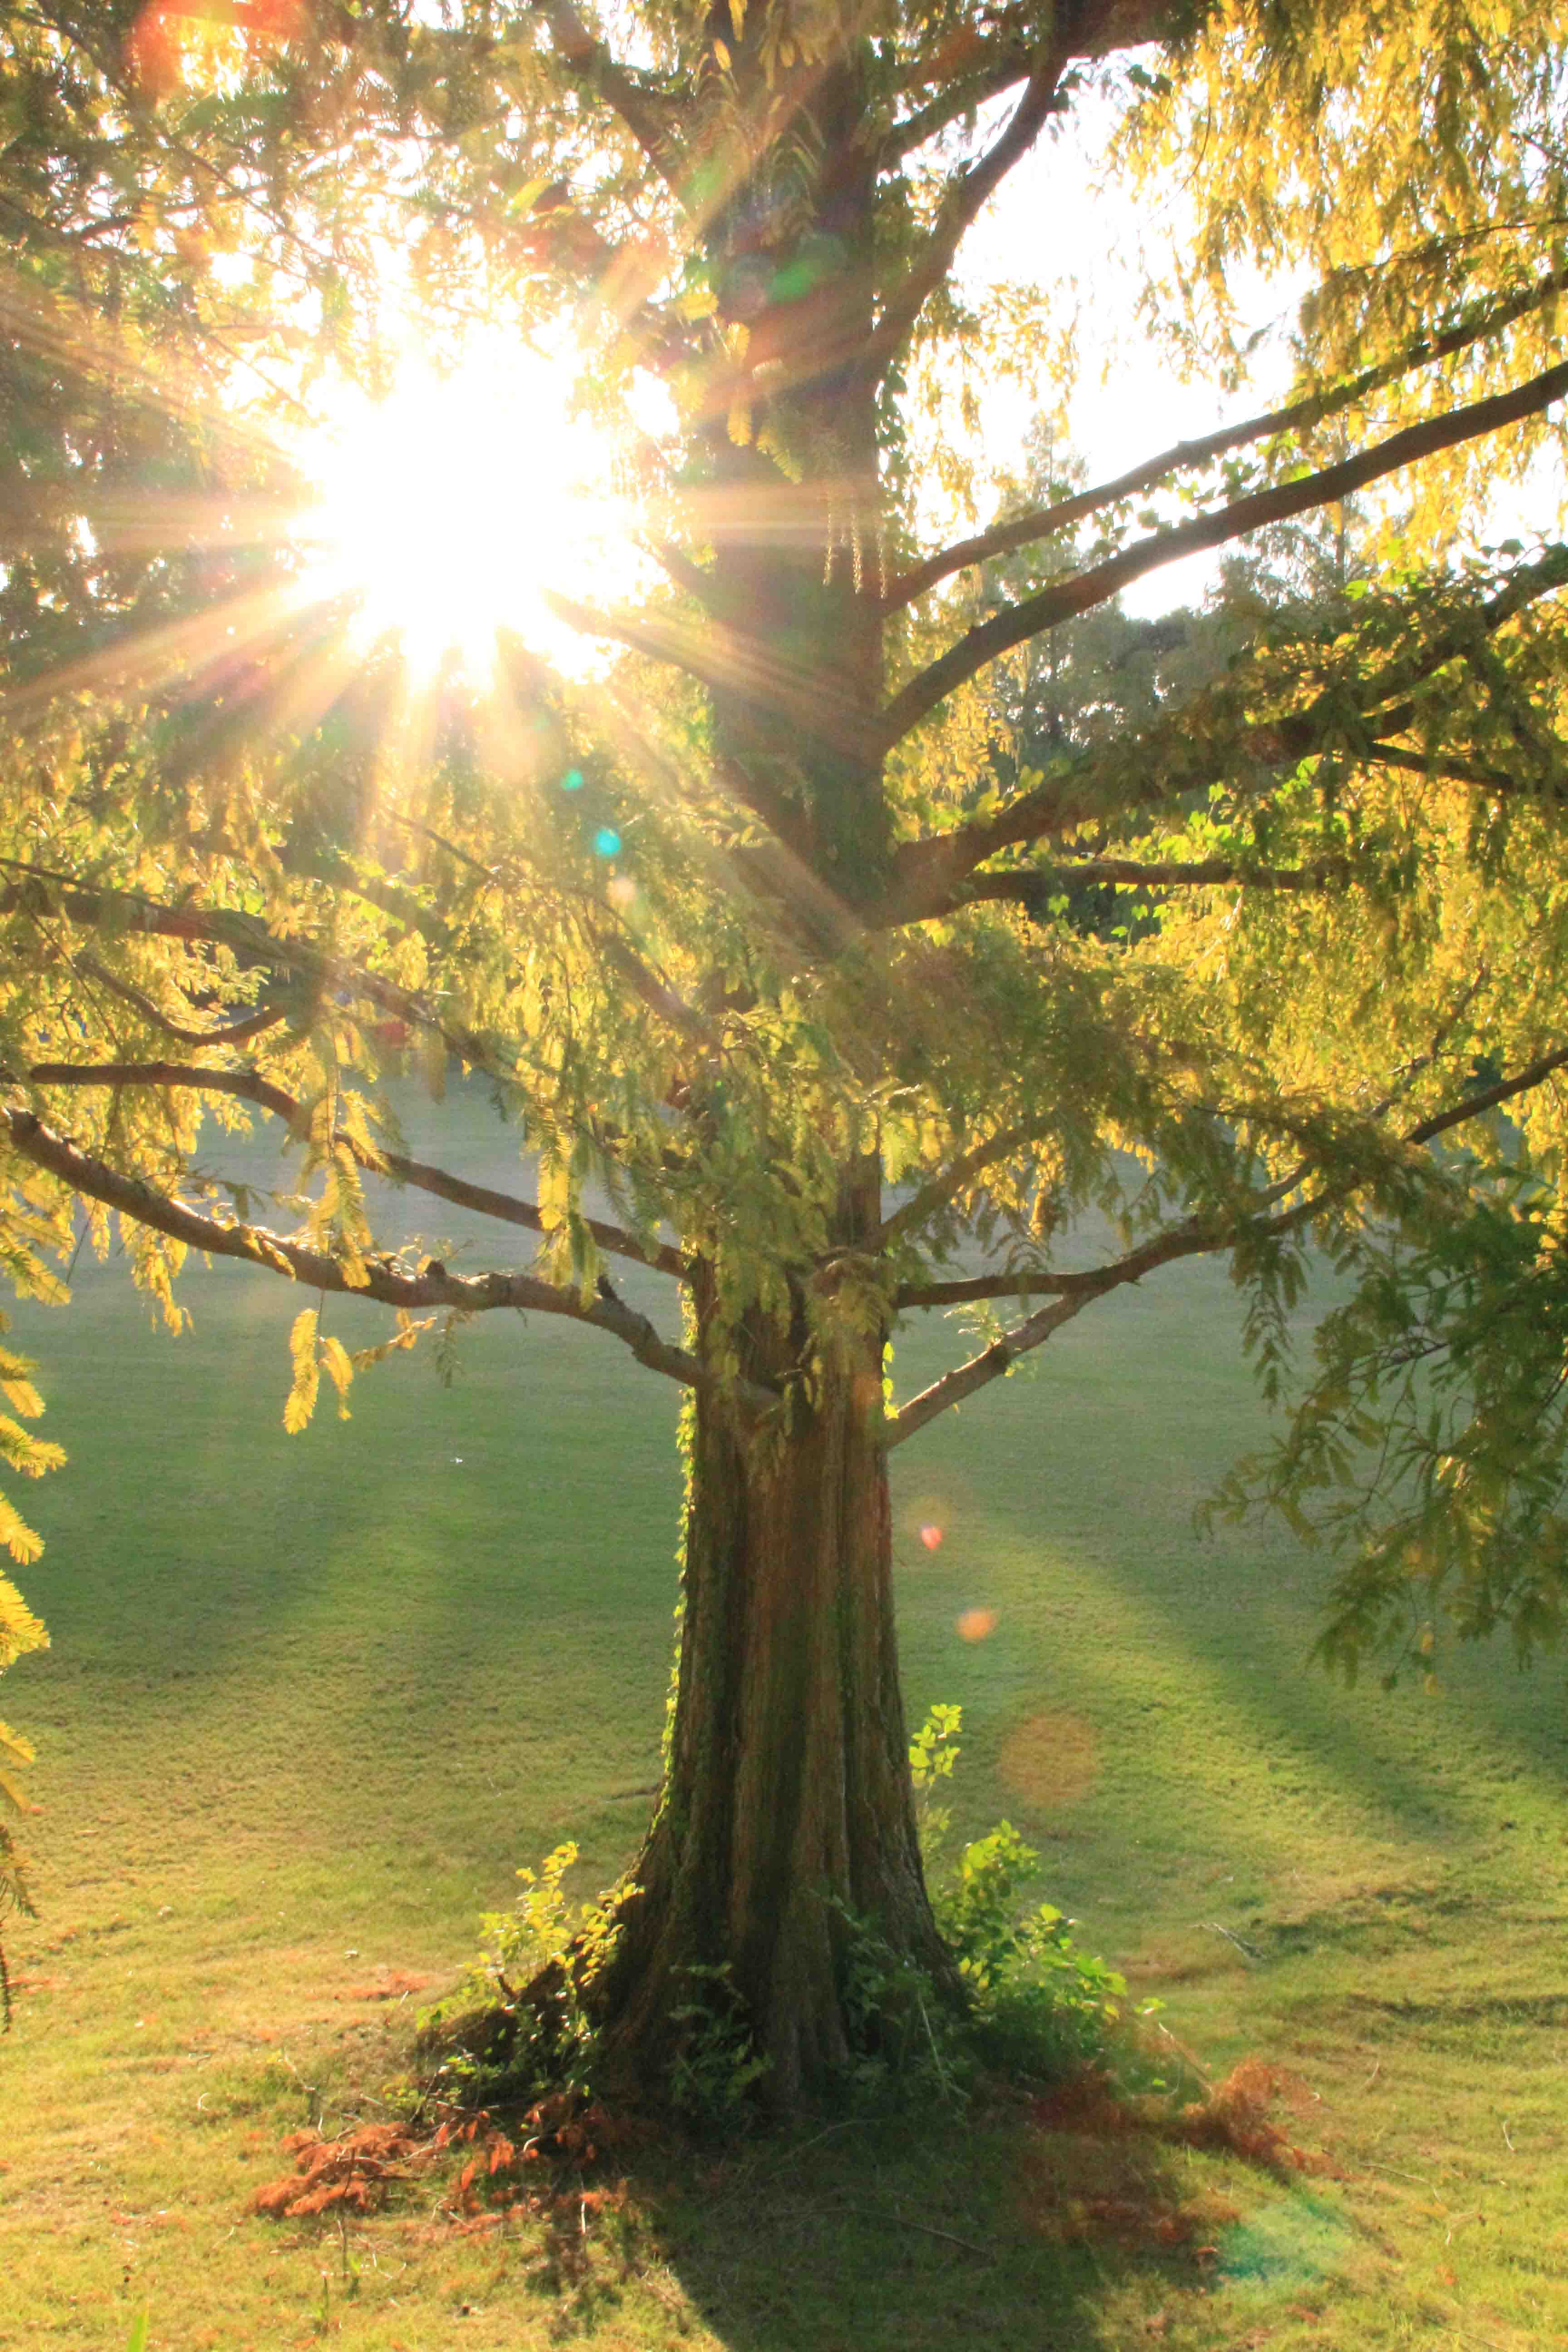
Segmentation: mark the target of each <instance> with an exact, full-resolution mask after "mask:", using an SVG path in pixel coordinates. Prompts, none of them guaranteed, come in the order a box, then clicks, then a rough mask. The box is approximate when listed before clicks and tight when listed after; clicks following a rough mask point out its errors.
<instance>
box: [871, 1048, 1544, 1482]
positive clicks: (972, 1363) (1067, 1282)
mask: <svg viewBox="0 0 1568 2352" xmlns="http://www.w3.org/2000/svg"><path fill="white" fill-rule="evenodd" d="M1564 1068H1568V1045H1565V1046H1561V1047H1558V1048H1557V1049H1556V1050H1555V1051H1553V1052H1552V1053H1550V1054H1542V1055H1540V1056H1539V1058H1538V1059H1537V1060H1535V1061H1533V1062H1531V1063H1529V1064H1527V1065H1526V1066H1525V1067H1524V1068H1523V1069H1522V1070H1520V1071H1518V1072H1517V1073H1516V1074H1515V1076H1512V1077H1510V1078H1502V1079H1500V1080H1499V1081H1498V1083H1497V1084H1496V1085H1495V1086H1490V1087H1479V1088H1478V1089H1476V1090H1475V1091H1474V1092H1473V1093H1470V1094H1468V1095H1466V1096H1465V1097H1463V1099H1462V1100H1461V1101H1459V1102H1458V1103H1455V1104H1453V1105H1451V1106H1450V1108H1448V1109H1447V1110H1442V1111H1437V1112H1435V1113H1434V1114H1433V1115H1432V1117H1430V1118H1424V1119H1420V1120H1418V1121H1417V1122H1416V1124H1415V1126H1414V1127H1412V1128H1409V1129H1407V1130H1406V1131H1405V1134H1404V1135H1403V1136H1402V1137H1401V1138H1400V1139H1399V1143H1400V1146H1401V1147H1402V1148H1403V1149H1405V1150H1417V1149H1419V1148H1420V1146H1421V1145H1423V1144H1426V1143H1430V1142H1431V1141H1433V1140H1434V1139H1435V1138H1436V1137H1437V1136H1439V1135H1445V1134H1447V1133H1448V1131H1449V1130H1450V1129H1453V1128H1456V1127H1462V1126H1464V1125H1465V1124H1466V1123H1467V1122H1468V1120H1470V1119H1472V1118H1482V1117H1484V1115H1485V1114H1486V1113H1487V1112H1488V1111H1489V1110H1496V1109H1498V1108H1500V1106H1501V1105H1502V1104H1503V1103H1505V1102H1511V1101H1513V1100H1514V1099H1515V1097H1518V1096H1520V1095H1521V1094H1528V1093H1530V1092H1531V1090H1532V1089H1533V1088H1535V1087H1539V1086H1542V1085H1544V1083H1545V1081H1546V1080H1547V1079H1548V1078H1549V1077H1551V1076H1552V1075H1553V1073H1554V1072H1555V1071H1558V1070H1561V1069H1564ZM1301 1178H1302V1171H1297V1173H1295V1174H1293V1175H1292V1176H1291V1177H1289V1178H1288V1179H1287V1180H1286V1183H1287V1184H1288V1186H1289V1189H1290V1190H1291V1191H1294V1190H1296V1189H1297V1187H1298V1185H1299V1184H1300V1181H1301ZM1358 1189H1359V1187H1358V1186H1357V1184H1356V1183H1355V1181H1354V1180H1353V1179H1352V1181H1349V1182H1347V1183H1342V1184H1338V1185H1331V1186H1330V1187H1329V1188H1328V1189H1327V1190H1326V1191H1325V1192H1319V1193H1316V1194H1314V1195H1312V1196H1311V1197H1310V1198H1309V1199H1306V1200H1303V1201H1299V1202H1297V1203H1296V1205H1295V1207H1294V1208H1290V1209H1287V1210H1285V1211H1283V1212H1282V1213H1280V1214H1279V1216H1277V1217H1269V1218H1267V1219H1263V1220H1260V1219H1259V1218H1258V1214H1257V1209H1258V1207H1260V1206H1263V1205H1266V1204H1267V1203H1268V1202H1270V1201H1272V1200H1278V1199H1279V1198H1280V1197H1282V1190H1283V1188H1282V1187H1281V1186H1280V1185H1278V1184H1276V1185H1271V1186H1270V1187H1269V1188H1268V1192H1265V1193H1263V1194H1261V1195H1259V1196H1258V1200H1257V1201H1256V1202H1255V1203H1254V1204H1252V1205H1250V1206H1248V1207H1243V1208H1240V1209H1237V1210H1236V1211H1233V1212H1232V1213H1229V1214H1228V1215H1227V1216H1226V1217H1225V1218H1224V1219H1223V1220H1219V1219H1215V1218H1206V1219H1205V1218H1202V1217H1190V1218H1187V1219H1185V1220H1184V1222H1183V1223H1181V1224H1179V1225H1173V1226H1172V1227H1170V1228H1169V1230H1168V1231H1167V1232H1165V1233H1163V1234H1155V1235H1154V1236H1153V1237H1152V1239H1151V1240H1150V1241H1147V1242H1145V1243H1143V1244H1142V1245H1141V1246H1140V1247H1139V1248H1137V1249H1135V1250H1131V1251H1129V1253H1128V1255H1126V1256H1125V1257H1121V1258H1117V1259H1115V1260H1113V1261H1112V1262H1111V1263H1110V1264H1109V1265H1101V1266H1094V1267H1092V1268H1090V1269H1089V1271H1087V1272H1085V1273H1082V1274H1061V1275H1056V1276H1048V1277H1047V1276H1027V1277H1026V1278H1025V1282H1024V1284H1022V1285H1021V1284H1020V1282H1019V1279H1018V1277H1016V1276H1007V1277H1003V1276H978V1277H976V1278H975V1279H974V1280H973V1282H970V1283H962V1282H961V1283H956V1284H951V1285H944V1284H931V1285H927V1286H918V1285H911V1286H910V1287H909V1289H908V1290H907V1291H901V1292H900V1293H899V1294H898V1300H897V1303H898V1304H900V1305H905V1304H907V1305H910V1306H939V1305H943V1304H948V1303H952V1301H954V1300H957V1301H960V1302H961V1301H962V1300H963V1298H965V1297H967V1298H985V1297H1001V1296H1005V1295H1006V1293H1007V1291H1010V1292H1011V1293H1012V1295H1014V1296H1016V1295H1017V1294H1018V1292H1019V1290H1020V1288H1021V1287H1027V1288H1028V1289H1033V1290H1045V1289H1047V1288H1051V1289H1054V1290H1056V1291H1057V1292H1058V1294H1059V1295H1058V1297H1057V1298H1056V1299H1055V1301H1054V1303H1053V1304H1052V1305H1051V1306H1049V1307H1040V1308H1039V1309H1038V1310H1037V1312H1036V1313H1035V1314H1033V1315H1030V1316H1026V1318H1025V1319H1024V1320H1023V1321H1022V1322H1021V1323H1016V1324H1015V1325H1014V1327H1013V1328H1012V1329H1011V1330H1009V1331H1005V1332H1004V1333H1003V1334H1002V1336H1001V1338H1000V1339H996V1340H994V1341H993V1342H992V1344H991V1346H990V1347H989V1348H985V1349H982V1351H981V1352H980V1354H979V1355H977V1356H972V1357H971V1358H970V1359H969V1360H968V1362H967V1363H963V1364H958V1365H955V1366H954V1367H953V1369H952V1371H950V1372H944V1373H943V1374H942V1378H941V1379H940V1380H937V1381H932V1382H931V1386H930V1388H928V1389H922V1390H921V1393H920V1394H919V1395H918V1396H915V1397H911V1398H910V1402H908V1404H906V1405H904V1406H903V1407H902V1408H901V1410H900V1412H896V1413H893V1414H890V1415H889V1418H888V1420H887V1422H886V1423H884V1434H883V1440H882V1443H883V1444H884V1446H885V1447H886V1448H887V1449H888V1450H889V1451H891V1449H892V1448H893V1447H894V1446H895V1445H901V1444H903V1442H904V1440H905V1438H907V1437H912V1436H913V1435H914V1433H915V1432H916V1431H917V1430H919V1429H923V1428H924V1427H925V1425H926V1423H927V1422H928V1421H934V1420H935V1419H936V1417H937V1415H938V1414H939V1413H942V1412H947V1410H948V1409H949V1407H950V1406H952V1405H955V1404H962V1403H963V1401H964V1399H965V1398H966V1397H970V1396H973V1394H974V1392H975V1391H976V1390H977V1389H983V1388H985V1387H987V1386H988V1385H989V1384H990V1382H991V1381H994V1380H1000V1379H1001V1378H1002V1377H1003V1376H1004V1374H1005V1373H1006V1372H1007V1371H1008V1370H1010V1369H1011V1368H1012V1366H1013V1365H1014V1364H1015V1363H1016V1361H1017V1360H1018V1358H1019V1357H1020V1356H1023V1355H1026V1354H1027V1353H1028V1352H1029V1350H1030V1349H1034V1348H1038V1347H1041V1346H1043V1345H1044V1343H1045V1342H1046V1340H1047V1339H1050V1338H1052V1336H1053V1335H1054V1334H1055V1333H1056V1332H1058V1331H1059V1330H1060V1329H1061V1328H1062V1326H1063V1324H1065V1323H1070V1322H1071V1321H1072V1319H1073V1318H1074V1317H1075V1316H1076V1315H1079V1314H1081V1313H1082V1311H1083V1309H1084V1307H1087V1306H1089V1303H1090V1302H1091V1300H1093V1299H1096V1298H1104V1297H1108V1296H1109V1294H1110V1292H1111V1291H1114V1290H1120V1289H1122V1288H1124V1287H1125V1286H1126V1285H1127V1284H1128V1283H1130V1282H1139V1281H1141V1280H1142V1277H1143V1276H1144V1275H1146V1274H1152V1273H1154V1272H1155V1271H1157V1269H1158V1268H1160V1267H1161V1266H1164V1265H1173V1264H1174V1263H1175V1262H1176V1261H1177V1260H1178V1259H1181V1258H1186V1257H1196V1256H1202V1255H1212V1254H1213V1253H1214V1252H1215V1251H1216V1250H1221V1249H1226V1248H1228V1247H1230V1246H1231V1245H1232V1244H1234V1243H1235V1242H1237V1241H1238V1240H1239V1239H1240V1237H1241V1235H1242V1234H1243V1232H1244V1231H1247V1230H1250V1231H1251V1232H1252V1233H1254V1234H1258V1233H1262V1234H1285V1233H1289V1232H1291V1231H1292V1230H1294V1229H1295V1228H1296V1227H1297V1226H1300V1225H1303V1224H1309V1223H1310V1222H1311V1221H1312V1219H1313V1218H1315V1217H1319V1216H1321V1215H1322V1214H1323V1213H1324V1212H1325V1211H1326V1210H1328V1209H1330V1208H1332V1207H1333V1206H1335V1205H1336V1203H1339V1202H1343V1201H1344V1200H1345V1199H1346V1198H1348V1197H1350V1196H1352V1195H1353V1194H1354V1192H1356V1191H1357V1190H1358ZM993 1282H995V1283H1005V1285H1006V1290H1003V1289H998V1288H991V1287H988V1285H990V1284H992V1283H993ZM942 1293H947V1294H949V1296H948V1297H943V1296H942V1295H941V1294H942Z"/></svg>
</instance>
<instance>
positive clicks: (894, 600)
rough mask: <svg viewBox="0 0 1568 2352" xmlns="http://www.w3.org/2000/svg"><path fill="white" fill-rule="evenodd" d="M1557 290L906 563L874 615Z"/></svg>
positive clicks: (1562, 284) (1297, 420) (1492, 327)
mask: <svg viewBox="0 0 1568 2352" xmlns="http://www.w3.org/2000/svg"><path fill="white" fill-rule="evenodd" d="M1564 290H1568V263H1565V264H1564V265H1563V267H1562V268H1559V269H1553V270H1551V271H1549V272H1548V273H1547V275H1546V276H1545V277H1544V278H1540V279H1538V280H1537V282H1536V283H1535V284H1534V285H1533V286H1530V287H1526V288H1525V289H1523V290H1522V291H1521V293H1519V294H1517V295H1515V296H1514V297H1513V298H1512V299H1510V301H1507V302H1500V303H1495V304H1491V305H1489V306H1488V307H1487V308H1485V309H1483V310H1475V311H1473V312H1472V313H1471V314H1470V315H1469V316H1468V317H1467V318H1465V319H1463V320H1460V321H1459V322H1458V324H1457V325H1455V326H1453V327H1451V328H1449V329H1448V330H1447V332H1446V333H1444V334H1441V335H1423V336H1420V337H1418V338H1417V339H1416V340H1415V341H1413V342H1411V343H1409V344H1407V345H1406V346H1405V349H1404V350H1403V351H1402V352H1398V353H1397V354H1396V355H1395V356H1394V358H1393V359H1389V360H1384V361H1383V362H1380V364H1379V365H1378V366H1376V367H1370V368H1364V369H1363V371H1362V373H1361V374H1360V375H1357V376H1352V377H1351V378H1350V380H1349V381H1348V382H1347V383H1342V384H1335V385H1332V386H1331V387H1330V388H1329V389H1328V390H1326V391H1322V392H1315V393H1309V394H1307V395H1306V397H1305V398H1304V399H1301V400H1295V401H1290V402H1288V403H1287V404H1285V405H1284V406H1283V407H1281V408H1269V409H1265V410H1264V411H1263V413H1262V414H1261V415H1258V416H1248V417H1246V418H1244V419H1243V420H1242V421H1241V422H1240V423H1239V424H1236V425H1222V426H1221V427H1220V428H1219V430H1218V431H1217V432H1214V433H1210V434H1206V435H1205V436H1204V437H1203V438H1202V439H1201V440H1196V441H1177V442H1174V443H1173V445H1172V446H1171V447H1170V448H1169V449H1164V450H1162V451H1161V453H1160V455H1159V456H1158V457H1151V458H1149V459H1147V460H1146V461H1145V463H1143V464H1142V465H1141V466H1134V467H1132V469H1131V472H1130V473H1126V474H1119V475H1118V476H1117V477H1116V478H1115V479H1114V480H1113V481H1109V482H1100V483H1099V484H1097V485H1096V487H1095V488H1092V489H1088V490H1079V491H1078V492H1076V493H1075V494H1074V496H1073V497H1071V498H1070V499H1057V500H1056V501H1055V502H1054V503H1053V504H1052V505H1050V506H1044V507H1031V508H1030V509H1028V510H1027V511H1026V513H1024V514H1021V515H1015V516H1014V517H1013V518H1012V519H1011V520H1009V521H1007V522H1000V523H996V524H994V526H993V527H992V529H991V530H984V531H980V532H978V533H977V534H976V535H975V536H974V537H973V539H962V540H959V541H955V543H954V544H953V545H952V547H946V548H943V549H942V551H940V552H939V553H938V554H935V555H928V556H927V557H926V558H925V559H924V561H923V562H920V563H915V564H911V565H910V569H909V571H907V572H900V575H899V577H898V578H897V579H896V580H892V581H889V584H888V590H887V593H886V595H885V596H884V597H883V598H882V600H881V603H882V610H883V611H884V612H885V613H897V612H900V611H901V610H902V608H903V607H904V605H906V604H912V603H913V602H914V600H915V598H916V597H917V596H923V595H924V594H925V593H926V591H927V590H928V589H929V588H934V587H935V586H936V585H937V583H939V582H940V581H942V580H947V579H950V578H951V577H952V573H953V572H963V571H965V570H966V569H967V568H968V567H969V565H970V564H972V563H984V562H988V561H989V560H990V558H991V557H992V556H994V555H1008V554H1011V553H1012V551H1013V550H1014V549H1015V548H1019V547H1028V546H1030V545H1032V544H1033V543H1034V541H1037V540H1041V539H1050V538H1054V537H1056V536H1057V534H1058V532H1061V531H1064V530H1069V529H1070V528H1071V526H1072V525H1073V524H1074V523H1078V522H1081V521H1083V520H1084V519H1085V517H1086V516H1088V515H1091V514H1098V513H1099V511H1100V509H1101V508H1102V507H1108V506H1113V505H1114V504H1115V503H1116V501H1117V500H1118V499H1131V498H1136V497H1137V496H1138V494H1139V492H1140V491H1141V490H1152V489H1154V488H1158V486H1159V485H1160V483H1162V482H1163V481H1166V480H1168V479H1169V478H1170V477H1171V476H1172V475H1173V474H1181V473H1191V472H1193V471H1194V469H1195V468H1196V467H1200V466H1209V465H1212V464H1213V463H1214V462H1215V459H1216V458H1218V457H1227V456H1228V455H1229V454H1230V452H1231V451H1232V450H1233V449H1245V448H1247V447H1250V446H1251V445H1252V444H1253V443H1254V442H1256V441H1262V440H1266V439H1268V437H1269V436H1271V435H1274V434H1279V433H1290V432H1308V431H1310V429H1311V428H1312V427H1313V426H1314V425H1321V424H1322V423H1323V421H1324V420H1325V418H1327V417H1330V416H1335V415H1339V414H1341V412H1342V411H1343V410H1344V409H1347V408H1352V407H1353V406H1354V405H1355V404H1356V402H1357V401H1358V400H1364V399H1365V398H1366V396H1367V394H1369V393H1373V392H1377V391H1381V390H1382V388H1383V387H1384V385H1385V384H1390V383H1397V381H1398V380H1399V378H1400V377H1401V376H1404V375H1408V374H1410V373H1413V372H1414V371H1415V369H1417V368H1423V367H1429V366H1430V365H1431V364H1432V363H1433V362H1435V361H1436V360H1442V359H1451V358H1452V357H1453V356H1454V354H1455V353H1456V352H1462V351H1466V350H1468V348H1469V346H1470V345H1471V344H1472V343H1478V342H1482V341H1485V340H1486V338H1487V337H1488V336H1489V335H1495V334H1500V333H1501V332H1502V331H1503V329H1504V328H1505V327H1510V326H1512V325H1513V324H1514V323H1515V321H1516V320H1520V319H1522V318H1525V317H1527V316H1528V315H1529V314H1530V312H1531V311H1532V310H1542V309H1543V308H1544V307H1545V305H1546V304H1547V303H1548V302H1550V301H1551V300H1552V299H1553V298H1554V297H1555V296H1556V295H1558V294H1561V293H1563V291H1564Z"/></svg>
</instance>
